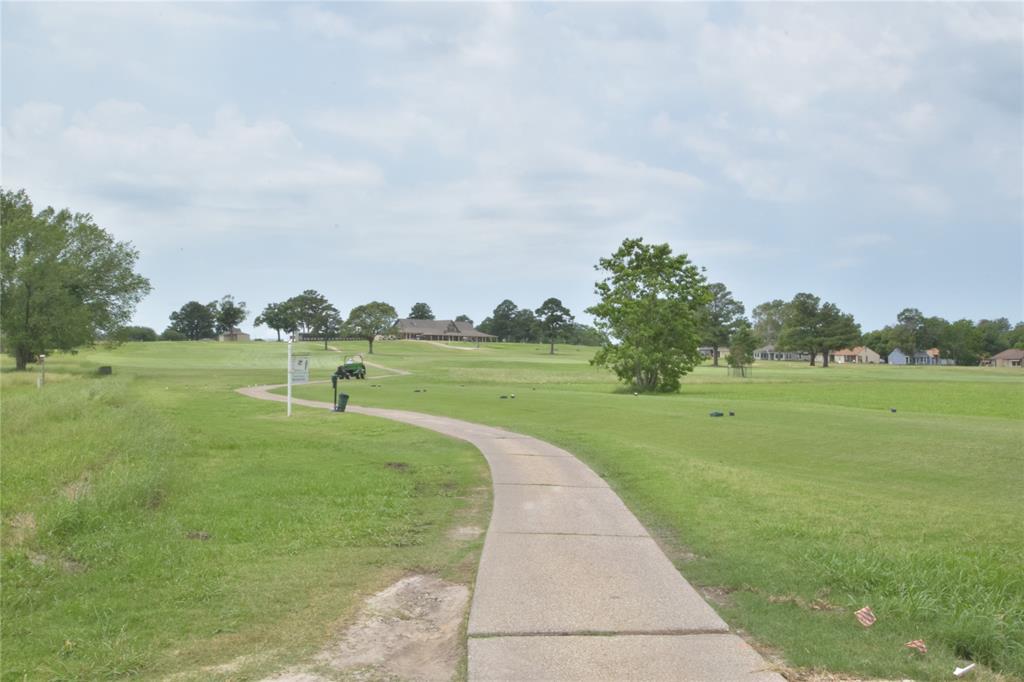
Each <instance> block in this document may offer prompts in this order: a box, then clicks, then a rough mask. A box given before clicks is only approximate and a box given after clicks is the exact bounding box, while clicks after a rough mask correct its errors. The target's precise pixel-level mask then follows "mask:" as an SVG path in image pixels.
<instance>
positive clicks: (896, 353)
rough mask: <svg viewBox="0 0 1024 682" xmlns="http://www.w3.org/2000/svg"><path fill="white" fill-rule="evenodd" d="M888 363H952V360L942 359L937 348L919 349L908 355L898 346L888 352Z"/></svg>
mask: <svg viewBox="0 0 1024 682" xmlns="http://www.w3.org/2000/svg"><path fill="white" fill-rule="evenodd" d="M889 364H890V365H952V364H953V361H952V360H943V359H942V358H940V357H939V349H938V348H929V349H928V350H919V351H916V352H915V353H913V354H912V355H908V354H906V353H904V352H903V351H902V350H900V349H899V348H894V349H893V351H892V352H891V353H889Z"/></svg>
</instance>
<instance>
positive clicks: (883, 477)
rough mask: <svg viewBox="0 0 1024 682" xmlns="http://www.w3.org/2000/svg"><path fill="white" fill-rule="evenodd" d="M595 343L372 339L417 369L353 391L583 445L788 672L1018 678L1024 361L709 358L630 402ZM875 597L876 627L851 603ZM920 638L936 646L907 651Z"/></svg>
mask: <svg viewBox="0 0 1024 682" xmlns="http://www.w3.org/2000/svg"><path fill="white" fill-rule="evenodd" d="M342 350H345V351H347V352H351V351H355V350H359V351H365V345H363V344H355V343H346V344H343V345H342ZM320 352H321V353H322V352H323V351H320ZM591 353H592V351H591V350H590V349H585V348H575V347H559V348H558V354H557V355H555V356H553V357H552V356H549V355H548V354H547V348H546V347H541V346H533V345H528V346H523V345H495V346H484V347H483V348H481V349H479V350H472V351H461V350H452V349H446V348H439V347H437V346H433V345H429V344H424V343H417V342H387V343H379V344H377V347H376V352H375V354H374V355H373V356H372V358H371V357H370V356H367V357H368V359H372V360H373V361H374V362H378V363H380V364H381V365H385V366H388V367H395V368H402V369H405V370H409V371H412V372H413V374H412V375H411V376H394V377H389V378H388V379H386V380H377V381H365V382H348V383H343V384H342V385H343V386H345V388H346V390H347V391H348V393H350V395H351V396H352V398H351V399H352V401H353V402H354V403H356V404H361V405H371V406H383V407H396V408H404V409H413V410H419V411H422V412H428V413H435V414H443V415H450V416H455V417H459V418H462V419H467V420H471V421H478V422H482V423H486V424H492V425H497V426H503V427H507V428H510V429H513V430H516V431H521V432H525V433H528V434H530V435H534V436H537V437H540V438H544V439H546V440H549V441H551V442H554V443H556V444H558V445H560V446H562V447H565V448H566V449H568V450H570V451H572V452H574V453H576V454H577V455H578V456H580V457H581V458H582V459H583V460H584V461H586V462H587V463H588V464H590V465H591V467H592V468H593V469H594V470H595V471H597V472H598V473H599V474H600V475H602V476H604V477H605V478H606V479H607V480H608V481H609V483H610V484H611V485H612V487H613V488H614V489H615V490H616V491H617V492H618V493H619V495H620V496H621V497H622V498H623V500H624V501H625V502H626V504H627V505H628V506H629V507H630V508H631V509H632V510H633V511H634V512H635V513H637V515H638V516H639V517H640V518H641V520H642V521H644V522H645V523H646V524H647V525H648V527H649V528H651V530H652V531H653V532H656V533H657V534H658V535H659V536H660V537H661V538H662V540H663V544H664V546H665V547H666V549H667V550H668V551H669V554H670V556H672V557H673V559H674V560H675V562H676V565H677V566H678V567H679V569H680V571H681V572H682V573H683V574H684V575H685V576H686V577H687V578H689V579H691V580H692V581H693V582H694V583H695V584H697V585H700V586H703V587H705V588H707V589H706V593H707V594H708V595H709V597H710V598H711V599H712V603H713V604H714V605H715V606H716V608H718V610H719V612H720V613H721V614H722V615H723V616H724V617H725V618H726V620H727V621H728V622H729V623H730V624H731V625H732V626H734V627H737V628H740V629H742V630H743V631H745V632H747V633H749V634H750V635H751V636H752V637H753V638H754V639H755V640H756V641H757V642H758V643H760V645H762V646H763V647H766V648H767V649H769V650H774V651H776V652H779V653H780V654H781V655H782V656H783V657H784V659H785V661H786V662H787V663H788V664H789V665H790V666H794V667H799V668H819V669H825V670H830V671H833V672H842V673H849V674H853V675H864V676H877V677H883V678H897V679H899V678H907V677H910V678H914V679H948V678H949V677H950V675H951V673H952V670H953V668H954V667H955V666H956V665H957V664H961V665H962V664H963V663H964V662H966V661H977V662H978V663H980V664H981V665H983V666H984V667H985V668H987V669H991V670H995V671H999V673H1001V674H1002V675H1004V676H1008V677H1018V676H1024V537H1022V531H1021V528H1022V527H1024V513H1022V504H1021V503H1022V490H1024V374H1022V373H1021V372H1019V371H1013V370H994V369H980V368H955V367H948V368H947V367H941V368H939V367H936V368H924V367H920V368H915V367H887V366H881V367H852V366H833V367H830V368H829V369H827V370H825V369H822V368H820V367H817V368H811V367H805V366H802V365H790V364H784V363H758V364H757V365H755V369H754V377H753V378H752V379H749V380H744V379H738V378H730V377H728V376H726V370H725V369H724V368H718V369H716V368H711V367H703V368H699V369H698V370H697V372H696V373H695V374H694V375H691V376H689V377H687V379H686V381H685V382H684V387H683V390H682V392H681V393H680V394H678V395H667V396H651V395H642V396H634V395H632V393H630V392H628V391H625V390H623V389H622V388H620V387H619V386H618V385H617V384H616V383H615V382H614V381H613V380H612V379H611V378H610V377H609V375H608V374H607V373H605V372H603V371H600V370H596V369H594V368H592V367H590V366H589V365H588V363H587V361H588V359H589V358H590V356H591ZM335 357H337V355H336V356H335ZM327 374H328V373H326V372H325V373H324V374H323V375H322V376H321V377H319V378H327ZM314 378H317V377H314ZM371 384H379V385H380V387H373V386H371ZM416 389H420V392H416ZM423 389H426V390H425V391H424V390H423ZM296 394H297V395H299V396H301V397H304V398H312V399H319V400H330V395H331V391H330V386H329V384H328V385H318V386H307V387H301V388H299V389H298V390H297V391H296ZM513 394H514V395H515V398H514V399H513V398H511V396H512V395H513ZM502 395H505V396H510V397H509V398H506V399H502V398H500V396H502ZM890 408H895V409H896V412H895V413H894V412H891V411H890ZM712 410H723V411H726V412H728V411H730V410H733V411H735V413H736V416H734V417H728V416H726V417H722V418H711V417H709V416H708V413H709V412H711V411H712ZM334 417H335V418H336V419H339V420H348V419H350V418H351V415H334ZM865 605H870V606H871V607H872V608H873V609H874V611H875V613H876V614H877V616H878V622H877V623H876V624H875V625H874V626H873V627H871V628H870V629H865V628H863V627H861V626H860V625H859V624H858V623H857V621H856V620H855V618H854V616H853V611H855V610H856V609H859V608H860V607H862V606H865ZM915 639H923V640H925V642H926V644H927V645H928V648H929V651H928V653H927V654H926V655H921V654H918V653H915V652H914V651H912V650H910V649H907V648H905V647H904V646H903V645H904V643H906V642H908V641H911V640H915ZM987 674H988V673H986V672H985V671H984V670H982V671H981V672H980V674H977V675H976V679H984V678H985V677H986V676H987Z"/></svg>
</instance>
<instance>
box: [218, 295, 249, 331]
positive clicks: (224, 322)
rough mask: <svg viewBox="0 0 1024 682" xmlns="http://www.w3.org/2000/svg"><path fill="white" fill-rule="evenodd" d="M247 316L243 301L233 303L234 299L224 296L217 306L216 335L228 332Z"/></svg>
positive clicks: (230, 296) (247, 312)
mask: <svg viewBox="0 0 1024 682" xmlns="http://www.w3.org/2000/svg"><path fill="white" fill-rule="evenodd" d="M248 316H249V311H248V310H247V309H246V307H245V301H239V302H238V303H235V298H234V297H233V296H232V295H231V294H228V295H226V296H224V297H223V298H222V299H220V302H219V303H218V304H217V322H216V327H217V333H218V334H226V333H228V332H230V331H231V330H232V329H234V328H235V327H237V326H238V325H239V324H241V323H242V321H244V320H245V318H246V317H248Z"/></svg>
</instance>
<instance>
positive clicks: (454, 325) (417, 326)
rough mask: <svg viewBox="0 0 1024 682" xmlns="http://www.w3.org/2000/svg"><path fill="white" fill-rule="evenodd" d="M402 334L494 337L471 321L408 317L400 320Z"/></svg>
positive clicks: (399, 326) (399, 328)
mask: <svg viewBox="0 0 1024 682" xmlns="http://www.w3.org/2000/svg"><path fill="white" fill-rule="evenodd" d="M398 331H399V333H401V334H423V335H426V336H470V337H473V338H481V339H493V338H495V337H494V336H492V335H491V334H484V333H483V332H482V331H480V330H479V329H476V328H475V327H474V326H473V325H471V324H470V323H469V322H456V321H455V320H414V319H412V318H407V319H403V320H399V321H398Z"/></svg>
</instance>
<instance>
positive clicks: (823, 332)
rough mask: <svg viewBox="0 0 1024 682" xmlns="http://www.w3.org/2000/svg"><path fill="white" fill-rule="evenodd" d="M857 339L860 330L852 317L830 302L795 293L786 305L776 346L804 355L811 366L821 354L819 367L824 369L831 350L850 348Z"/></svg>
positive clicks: (859, 335)
mask: <svg viewBox="0 0 1024 682" xmlns="http://www.w3.org/2000/svg"><path fill="white" fill-rule="evenodd" d="M860 338H861V333H860V327H859V326H858V325H857V323H856V322H855V321H854V319H853V315H850V314H848V313H844V312H843V311H842V310H840V309H839V307H838V306H837V305H836V304H834V303H822V302H821V299H820V298H818V297H817V296H815V295H814V294H808V293H799V294H797V295H796V296H794V297H793V300H792V301H790V302H789V303H787V304H786V312H785V316H784V321H783V325H782V331H781V332H780V333H779V347H780V348H782V349H784V350H797V351H803V352H805V353H808V354H809V355H810V356H811V365H814V362H815V359H816V358H817V357H818V354H819V353H821V355H822V363H821V364H822V366H823V367H828V356H829V353H830V352H831V351H833V350H838V349H840V348H843V347H844V346H850V345H853V344H855V343H856V342H857V341H858V340H859V339H860Z"/></svg>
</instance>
